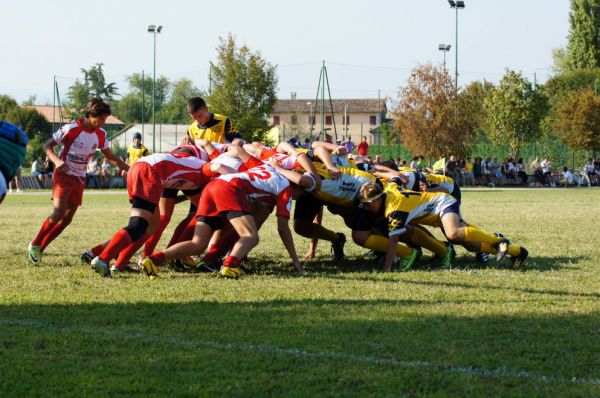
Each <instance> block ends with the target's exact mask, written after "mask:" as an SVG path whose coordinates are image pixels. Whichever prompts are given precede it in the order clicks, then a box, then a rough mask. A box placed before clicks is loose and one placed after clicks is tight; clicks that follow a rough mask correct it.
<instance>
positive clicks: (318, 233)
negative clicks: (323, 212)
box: [310, 224, 338, 242]
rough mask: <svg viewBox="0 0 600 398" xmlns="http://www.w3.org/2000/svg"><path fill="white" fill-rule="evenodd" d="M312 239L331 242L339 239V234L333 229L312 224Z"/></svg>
mask: <svg viewBox="0 0 600 398" xmlns="http://www.w3.org/2000/svg"><path fill="white" fill-rule="evenodd" d="M310 238H311V239H323V240H327V241H329V242H335V241H336V240H338V234H336V233H335V232H333V231H330V230H328V229H327V228H325V227H323V226H322V225H319V224H313V225H312V233H311V234H310Z"/></svg>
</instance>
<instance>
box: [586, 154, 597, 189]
mask: <svg viewBox="0 0 600 398" xmlns="http://www.w3.org/2000/svg"><path fill="white" fill-rule="evenodd" d="M583 171H584V173H585V175H586V176H587V180H588V185H590V184H593V183H594V182H596V179H597V176H598V174H596V166H595V164H594V159H592V158H589V159H588V161H587V163H586V164H585V166H583Z"/></svg>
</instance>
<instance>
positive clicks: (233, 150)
mask: <svg viewBox="0 0 600 398" xmlns="http://www.w3.org/2000/svg"><path fill="white" fill-rule="evenodd" d="M227 154H228V155H229V156H233V157H236V158H240V159H241V160H242V162H244V163H246V162H247V161H248V159H250V154H248V152H246V151H245V150H244V148H242V147H241V146H238V145H229V147H228V148H227Z"/></svg>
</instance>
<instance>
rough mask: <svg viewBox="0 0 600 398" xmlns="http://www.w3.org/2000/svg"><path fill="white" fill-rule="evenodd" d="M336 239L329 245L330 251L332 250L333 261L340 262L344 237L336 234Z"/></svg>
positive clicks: (342, 255)
mask: <svg viewBox="0 0 600 398" xmlns="http://www.w3.org/2000/svg"><path fill="white" fill-rule="evenodd" d="M337 236H338V239H337V240H336V241H335V242H333V243H331V249H332V250H333V261H340V260H343V259H344V245H345V244H346V235H344V234H342V233H339V232H338V234H337Z"/></svg>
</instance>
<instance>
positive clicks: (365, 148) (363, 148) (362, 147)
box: [357, 136, 369, 156]
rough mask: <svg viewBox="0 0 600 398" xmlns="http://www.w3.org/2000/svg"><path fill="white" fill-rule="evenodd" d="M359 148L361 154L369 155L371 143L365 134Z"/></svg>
mask: <svg viewBox="0 0 600 398" xmlns="http://www.w3.org/2000/svg"><path fill="white" fill-rule="evenodd" d="M357 148H358V149H357V150H358V154H359V155H360V156H369V144H367V137H365V136H363V138H362V140H361V141H360V143H359V144H358V147H357Z"/></svg>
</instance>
